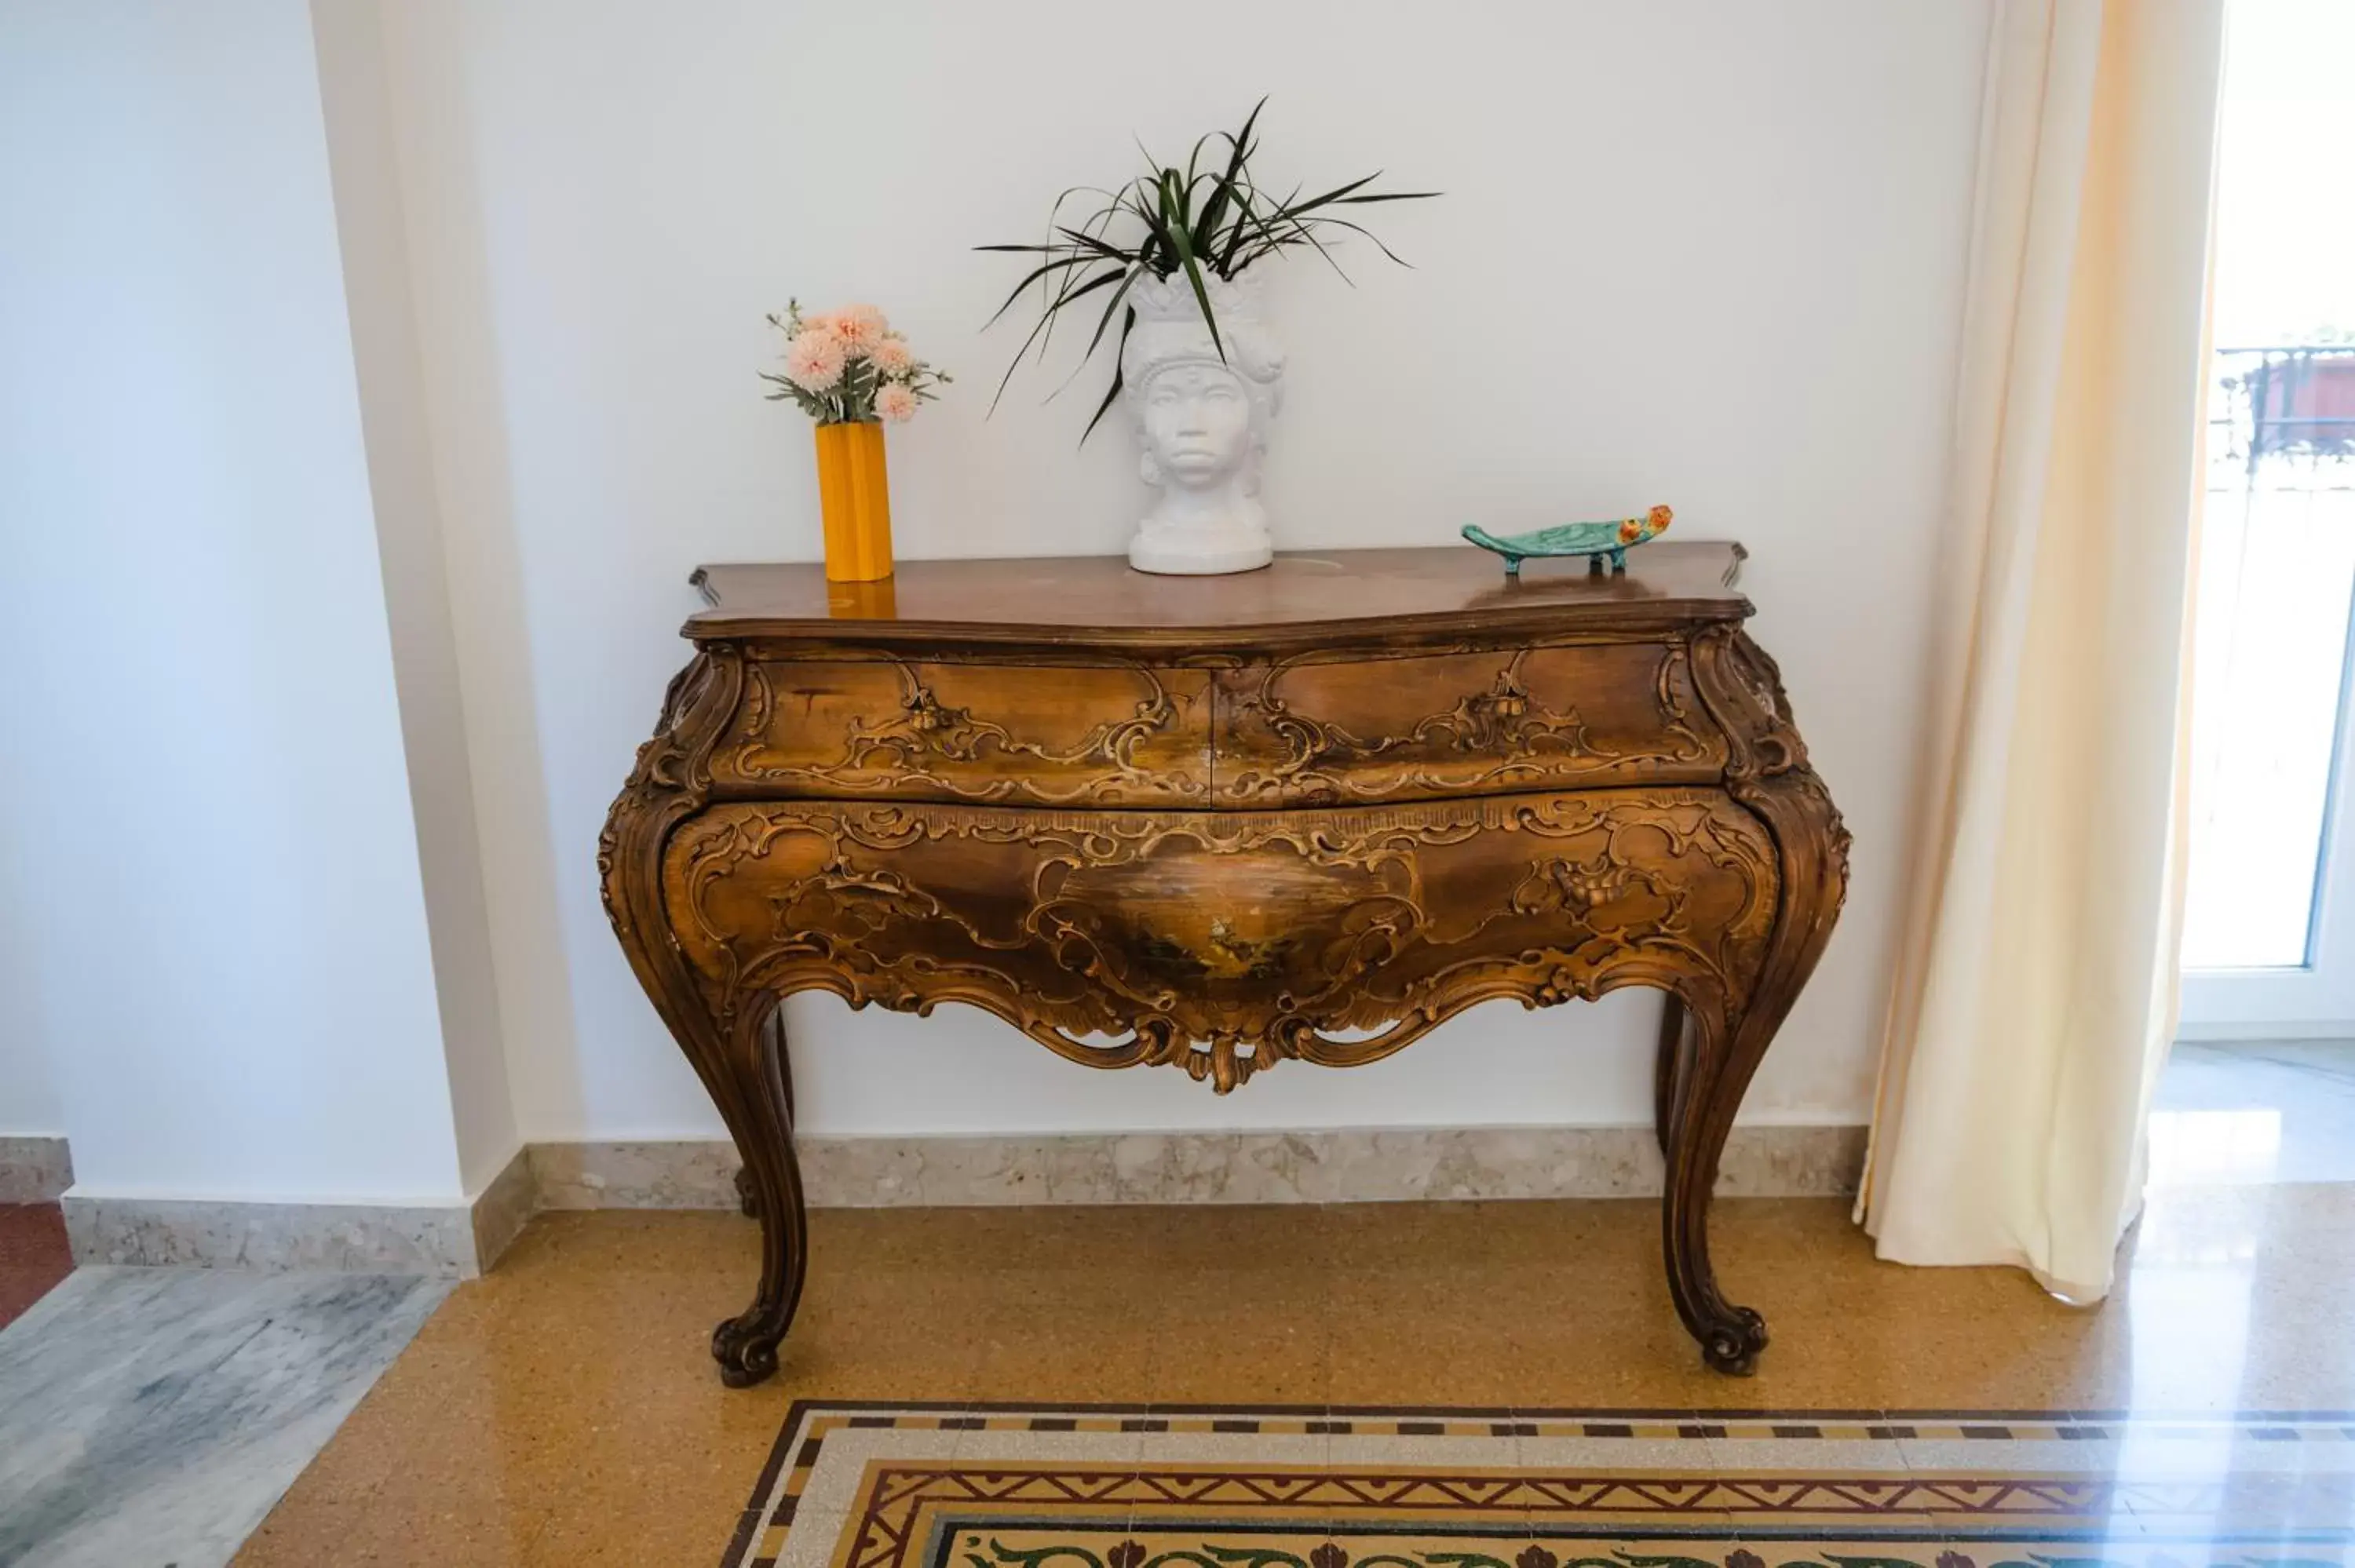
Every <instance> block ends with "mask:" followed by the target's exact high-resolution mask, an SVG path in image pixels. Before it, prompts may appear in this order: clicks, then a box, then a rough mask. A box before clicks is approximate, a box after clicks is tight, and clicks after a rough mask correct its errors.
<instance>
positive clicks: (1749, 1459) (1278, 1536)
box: [722, 1401, 2355, 1568]
mask: <svg viewBox="0 0 2355 1568" xmlns="http://www.w3.org/2000/svg"><path fill="white" fill-rule="evenodd" d="M2350 1519H2355V1414H2350V1413H2349V1412H2345V1411H2307V1412H2296V1411H2247V1412H2236V1413H2231V1414H2222V1413H2215V1412H2186V1413H2182V1414H2176V1415H2158V1416H2152V1415H2146V1414H2135V1415H2132V1416H2127V1415H2124V1414H2119V1413H2116V1412H2108V1411H2062V1412H2051V1411H2045V1412H2028V1411H1960V1410H1893V1411H1830V1410H1804V1411H1802V1410H1787V1411H1759V1412H1743V1413H1740V1414H1734V1413H1728V1412H1697V1411H1673V1410H1605V1409H1574V1410H1518V1409H1479V1408H1473V1407H1451V1408H1441V1409H1430V1408H1401V1407H1388V1408H1380V1407H1372V1408H1331V1409H1327V1408H1319V1407H1304V1406H1232V1407H1230V1406H1200V1405H1151V1404H1138V1405H1109V1404H1021V1403H962V1402H960V1403H953V1404H921V1403H914V1402H884V1401H876V1402H861V1401H804V1402H801V1403H798V1404H795V1405H794V1407H793V1409H792V1410H791V1411H790V1412H789V1414H788V1416H787V1419H786V1422H785V1425H784V1427H783V1431H782V1432H781V1433H780V1435H779V1437H778V1440H777V1443H776V1445H775V1446H774V1448H773V1451H772V1453H771V1456H770V1458H769V1462H768V1465H767V1466H766V1467H765V1468H764V1469H763V1471H762V1477H761V1479H760V1482H759V1483H758V1485H757V1486H756V1488H755V1489H754V1492H753V1495H752V1498H751V1500H750V1502H749V1503H748V1506H747V1507H746V1508H745V1510H744V1511H743V1513H742V1515H741V1518H740V1520H739V1524H738V1528H737V1530H736V1531H735V1535H734V1539H733V1540H732V1541H731V1542H730V1547H729V1550H728V1552H727V1554H726V1556H725V1557H724V1558H723V1560H722V1561H723V1568H1163V1565H1164V1564H1169V1565H1174V1568H1218V1565H1220V1564H1233V1565H1236V1568H1567V1565H1570V1564H1575V1563H1610V1564H1613V1565H1614V1568H1631V1565H1636V1568H1696V1565H1699V1568H1773V1565H1774V1564H1775V1563H1798V1562H1809V1563H1830V1562H1834V1561H1843V1560H1853V1561H1854V1562H1858V1563H1861V1562H1868V1561H1869V1562H1872V1563H1885V1564H1895V1563H1919V1564H1922V1565H1923V1568H1929V1565H1930V1564H1932V1563H1935V1564H1936V1565H1937V1568H1980V1564H1982V1563H1990V1562H2015V1563H2037V1562H2040V1561H2042V1562H2047V1563H2050V1562H2053V1561H2058V1560H2060V1559H2064V1558H2065V1559H2072V1560H2080V1559H2098V1560H2100V1561H2104V1562H2119V1563H2149V1564H2153V1565H2154V1568H2156V1565H2158V1564H2161V1563H2176V1564H2182V1563H2189V1562H2231V1563H2260V1562H2263V1563H2282V1562H2287V1561H2292V1560H2294V1561H2296V1562H2298V1563H2317V1562H2333V1563H2338V1562H2345V1561H2347V1560H2348V1554H2349V1552H2350V1549H2355V1532H2351V1531H2350V1530H2349V1528H2348V1525H2349V1522H2350ZM1679 1543H1680V1544H1679ZM1655 1560H1657V1561H1655Z"/></svg>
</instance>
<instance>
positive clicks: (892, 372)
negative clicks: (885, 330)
mask: <svg viewBox="0 0 2355 1568" xmlns="http://www.w3.org/2000/svg"><path fill="white" fill-rule="evenodd" d="M867 357H868V359H870V360H873V361H874V362H875V368H876V369H878V370H879V371H881V372H882V373H883V374H884V375H886V376H906V375H907V374H908V373H909V372H910V371H911V370H913V369H915V368H916V355H915V351H914V350H913V349H911V348H910V347H909V346H908V341H907V339H905V338H900V337H887V338H885V339H884V340H883V341H882V342H880V343H879V344H876V345H875V346H874V347H873V348H870V349H868V351H867Z"/></svg>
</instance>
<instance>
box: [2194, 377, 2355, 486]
mask: <svg viewBox="0 0 2355 1568" xmlns="http://www.w3.org/2000/svg"><path fill="white" fill-rule="evenodd" d="M2215 368H2216V382H2215V397H2214V398H2213V400H2212V401H2211V407H2210V426H2211V431H2210V434H2211V444H2210V447H2209V451H2210V455H2211V461H2216V462H2218V463H2220V464H2222V463H2231V464H2232V465H2234V466H2236V467H2238V468H2240V469H2242V470H2243V471H2245V472H2246V473H2247V474H2248V475H2249V476H2250V478H2251V480H2252V481H2254V479H2255V477H2256V475H2257V473H2258V472H2259V471H2260V469H2261V468H2263V467H2264V465H2265V464H2266V463H2267V461H2268V460H2270V459H2278V458H2308V459H2312V460H2315V461H2317V462H2322V461H2332V462H2337V461H2345V460H2346V459H2348V458H2350V457H2355V344H2284V345H2276V346H2271V347H2266V346H2252V347H2247V348H2220V349H2218V350H2217V351H2216V367H2215ZM2333 479H2334V480H2335V482H2337V483H2340V484H2344V483H2347V482H2349V476H2347V475H2344V474H2335V475H2333Z"/></svg>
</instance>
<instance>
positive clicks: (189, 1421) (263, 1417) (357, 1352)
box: [0, 1267, 450, 1568]
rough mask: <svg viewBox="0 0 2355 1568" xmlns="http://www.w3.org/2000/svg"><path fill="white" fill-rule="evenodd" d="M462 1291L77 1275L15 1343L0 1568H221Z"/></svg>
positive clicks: (196, 1273)
mask: <svg viewBox="0 0 2355 1568" xmlns="http://www.w3.org/2000/svg"><path fill="white" fill-rule="evenodd" d="M449 1289H450V1287H449V1286H448V1285H447V1284H445V1283H443V1282H442V1281H441V1280H436V1279H425V1278H420V1277H416V1276H413V1275H410V1276H387V1275H377V1274H356V1273H336V1274H274V1275H257V1274H250V1273H246V1274H239V1273H230V1272H227V1271H221V1270H200V1269H162V1268H102V1267H101V1268H84V1269H79V1270H77V1271H76V1272H75V1273H74V1274H73V1275H72V1276H71V1277H69V1278H68V1279H67V1280H66V1281H65V1282H64V1283H62V1284H60V1285H59V1287H57V1288H56V1289H54V1290H52V1291H50V1292H49V1293H48V1295H47V1296H44V1297H43V1298H41V1299H40V1300H39V1301H37V1302H36V1303H35V1304H34V1305H33V1307H32V1308H31V1309H30V1310H28V1311H27V1312H26V1314H25V1315H24V1316H23V1317H22V1318H20V1319H17V1320H16V1322H14V1323H11V1324H9V1325H8V1327H7V1328H6V1329H5V1330H0V1412H5V1421H0V1426H5V1429H6V1431H7V1432H8V1433H9V1434H10V1435H12V1436H13V1437H14V1438H15V1439H16V1440H14V1441H0V1563H24V1564H27V1568H30V1565H31V1564H34V1563H40V1564H44V1565H46V1568H101V1565H103V1568H116V1565H119V1564H127V1563H140V1564H154V1563H171V1564H176V1568H218V1565H219V1564H222V1563H227V1562H228V1561H229V1559H230V1557H232V1556H233V1555H234V1554H235V1553H236V1552H237V1549H238V1546H239V1544H240V1542H243V1541H244V1540H245V1538H246V1536H247V1535H249V1534H250V1533H251V1531H252V1530H253V1528H254V1527H255V1526H256V1525H258V1524H260V1523H261V1520H262V1516H263V1515H265V1514H267V1513H268V1512H269V1511H270V1510H271V1508H272V1506H273V1505H274V1504H275V1503H276V1502H277V1501H278V1499H279V1496H280V1494H282V1492H284V1491H285V1489H287V1487H288V1486H290V1485H292V1484H293V1480H294V1478H295V1477H296V1476H297V1475H299V1474H301V1473H302V1470H303V1467H304V1466H305V1465H307V1464H309V1463H310V1462H311V1459H312V1457H313V1456H314V1455H315V1454H316V1453H317V1452H318V1451H319V1449H320V1448H321V1447H322V1446H324V1445H325V1443H326V1441H327V1439H328V1438H329V1437H330V1436H333V1435H334V1433H335V1430H336V1427H337V1426H339V1425H342V1424H343V1420H344V1417H345V1416H346V1415H348V1414H351V1410H352V1407H353V1406H354V1405H355V1404H358V1403H359V1400H360V1396H361V1395H362V1394H364V1393H367V1392H368V1387H369V1385H370V1384H372V1383H375V1382H376V1380H377V1377H378V1374H379V1373H381V1372H383V1371H384V1369H385V1368H386V1367H388V1366H389V1365H391V1364H392V1360H393V1358H394V1357H395V1356H397V1355H399V1354H400V1351H401V1349H402V1348H403V1347H404V1346H406V1345H407V1344H408V1343H409V1341H410V1338H411V1337H412V1336H413V1335H415V1333H416V1332H417V1330H418V1329H419V1327H420V1326H421V1325H422V1324H423V1323H424V1321H425V1319H426V1318H427V1317H429V1316H430V1315H431V1314H432V1311H433V1308H435V1307H437V1306H438V1305H440V1304H441V1301H442V1298H443V1297H444V1296H446V1295H447V1294H448V1293H449Z"/></svg>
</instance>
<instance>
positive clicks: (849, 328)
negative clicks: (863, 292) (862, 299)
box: [827, 305, 891, 354]
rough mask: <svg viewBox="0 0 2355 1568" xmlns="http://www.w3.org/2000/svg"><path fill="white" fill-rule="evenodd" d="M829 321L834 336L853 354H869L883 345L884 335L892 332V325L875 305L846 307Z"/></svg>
mask: <svg viewBox="0 0 2355 1568" xmlns="http://www.w3.org/2000/svg"><path fill="white" fill-rule="evenodd" d="M827 319H828V320H829V321H830V322H832V323H833V326H834V335H835V336H837V337H838V338H840V339H841V340H842V346H843V347H845V348H847V349H848V350H850V352H851V353H853V354H864V353H867V352H868V350H870V349H872V348H873V347H874V346H875V345H876V344H879V343H881V342H882V341H883V334H885V333H887V332H889V331H890V330H891V324H890V323H889V322H887V321H885V320H884V319H883V313H882V312H881V311H879V310H877V309H876V308H875V307H874V306H873V305H845V306H843V307H842V309H840V310H838V311H836V312H834V313H832V314H831V315H830V316H829V317H828V318H827Z"/></svg>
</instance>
